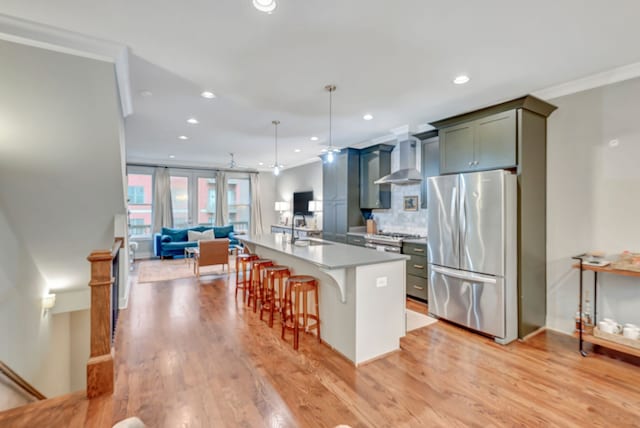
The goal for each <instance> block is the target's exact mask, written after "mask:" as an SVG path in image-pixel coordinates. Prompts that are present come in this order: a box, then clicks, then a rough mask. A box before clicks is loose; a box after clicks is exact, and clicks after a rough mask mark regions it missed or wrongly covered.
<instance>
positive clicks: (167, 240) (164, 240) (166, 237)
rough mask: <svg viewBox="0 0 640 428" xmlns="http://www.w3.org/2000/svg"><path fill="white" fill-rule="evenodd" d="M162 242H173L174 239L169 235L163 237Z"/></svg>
mask: <svg viewBox="0 0 640 428" xmlns="http://www.w3.org/2000/svg"><path fill="white" fill-rule="evenodd" d="M160 241H162V242H164V243H167V242H171V241H173V239H171V237H170V236H169V235H162V238H160Z"/></svg>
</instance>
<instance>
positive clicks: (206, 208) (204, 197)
mask: <svg viewBox="0 0 640 428" xmlns="http://www.w3.org/2000/svg"><path fill="white" fill-rule="evenodd" d="M215 223H216V179H215V178H206V177H198V224H199V225H212V224H215Z"/></svg>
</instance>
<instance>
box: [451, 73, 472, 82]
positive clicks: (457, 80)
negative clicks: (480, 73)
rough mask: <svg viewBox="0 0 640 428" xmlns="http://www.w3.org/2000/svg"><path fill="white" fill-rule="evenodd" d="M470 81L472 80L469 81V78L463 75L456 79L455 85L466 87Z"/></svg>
mask: <svg viewBox="0 0 640 428" xmlns="http://www.w3.org/2000/svg"><path fill="white" fill-rule="evenodd" d="M469 80H471V79H469V76H467V75H466V74H461V75H460V76H456V78H455V79H453V83H455V84H456V85H464V84H465V83H467V82H468V81H469Z"/></svg>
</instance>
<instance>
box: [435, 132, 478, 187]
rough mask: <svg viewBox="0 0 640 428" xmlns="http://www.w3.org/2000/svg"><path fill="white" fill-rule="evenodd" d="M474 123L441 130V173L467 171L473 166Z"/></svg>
mask: <svg viewBox="0 0 640 428" xmlns="http://www.w3.org/2000/svg"><path fill="white" fill-rule="evenodd" d="M473 140H474V123H473V122H470V123H462V124H460V125H456V126H451V127H449V128H445V129H441V130H440V172H441V173H443V174H446V173H449V172H460V171H465V170H467V169H469V168H471V167H472V166H473V161H474V159H473V154H474V149H473V145H474V144H473Z"/></svg>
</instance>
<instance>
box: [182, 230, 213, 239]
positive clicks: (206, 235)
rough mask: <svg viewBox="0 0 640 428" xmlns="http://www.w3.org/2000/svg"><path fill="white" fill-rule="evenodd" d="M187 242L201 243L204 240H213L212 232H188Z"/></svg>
mask: <svg viewBox="0 0 640 428" xmlns="http://www.w3.org/2000/svg"><path fill="white" fill-rule="evenodd" d="M187 234H188V235H189V241H201V240H206V239H213V230H205V231H204V232H196V231H195V230H188V231H187Z"/></svg>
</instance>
